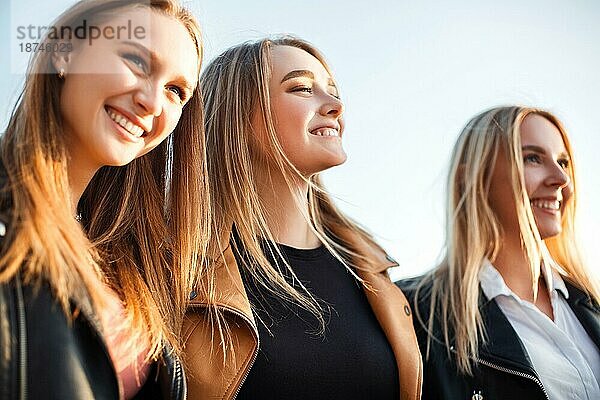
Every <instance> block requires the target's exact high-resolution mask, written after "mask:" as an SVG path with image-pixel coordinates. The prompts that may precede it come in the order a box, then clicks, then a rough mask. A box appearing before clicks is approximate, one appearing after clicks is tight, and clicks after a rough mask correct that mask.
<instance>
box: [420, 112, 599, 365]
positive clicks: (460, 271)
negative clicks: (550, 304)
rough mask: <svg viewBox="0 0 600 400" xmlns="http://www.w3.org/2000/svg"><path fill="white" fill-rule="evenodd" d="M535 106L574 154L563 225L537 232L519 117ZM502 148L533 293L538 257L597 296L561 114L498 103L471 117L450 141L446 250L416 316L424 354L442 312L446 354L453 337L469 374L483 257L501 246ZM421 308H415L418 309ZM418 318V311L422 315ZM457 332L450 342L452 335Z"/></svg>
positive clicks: (477, 337)
mask: <svg viewBox="0 0 600 400" xmlns="http://www.w3.org/2000/svg"><path fill="white" fill-rule="evenodd" d="M531 114H537V115H540V116H542V117H544V118H546V119H547V120H548V121H550V122H551V123H552V124H554V125H555V126H556V127H557V128H558V130H559V132H560V134H561V136H562V138H563V141H564V145H565V148H566V150H567V152H568V154H569V157H570V159H571V162H570V168H569V174H570V177H571V182H572V185H573V196H572V197H571V198H570V200H568V202H567V203H566V204H565V209H564V212H563V216H562V232H561V233H560V234H559V235H557V236H556V237H553V238H551V239H546V240H542V238H541V236H540V233H539V232H538V229H537V225H536V222H535V219H534V216H533V212H532V210H531V206H530V202H529V197H528V195H527V191H526V189H525V181H524V177H523V176H524V175H523V156H522V151H521V134H520V128H521V124H522V123H523V120H524V119H525V118H526V117H527V116H528V115H531ZM500 149H504V153H505V154H506V157H507V158H508V162H509V165H510V168H511V171H510V175H511V177H512V189H513V190H512V193H507V196H511V197H512V198H513V199H514V202H515V204H516V210H517V218H518V221H519V227H520V234H521V242H522V245H523V249H524V251H525V254H526V256H527V258H528V260H529V265H530V268H531V275H532V277H533V280H532V283H531V284H532V287H533V290H534V294H537V284H536V282H537V278H538V277H539V275H540V265H541V263H542V262H543V263H546V264H547V265H555V262H557V263H559V264H560V266H561V267H562V269H563V270H564V272H565V273H566V278H567V279H568V280H569V281H571V282H573V283H574V284H575V285H576V286H578V287H580V288H582V289H583V290H584V291H585V292H586V293H587V294H588V295H590V296H591V297H592V298H593V299H595V300H596V301H598V299H600V290H599V287H598V282H597V281H596V280H595V279H594V278H593V277H592V276H591V274H590V272H589V271H588V270H587V269H586V268H585V266H584V264H583V262H582V260H581V257H580V252H579V250H578V249H577V246H576V238H575V230H574V226H575V210H576V202H577V190H576V187H577V186H576V175H575V165H574V162H573V159H574V157H573V154H572V148H571V144H570V142H569V139H568V136H567V133H566V131H565V129H564V127H563V125H562V124H561V122H560V121H559V120H558V118H556V117H555V116H554V115H552V114H551V113H549V112H547V111H544V110H540V109H536V108H529V107H518V106H510V107H497V108H493V109H491V110H488V111H485V112H483V113H481V114H479V115H477V116H475V117H474V118H473V119H471V120H470V121H469V122H468V123H467V125H466V126H465V128H464V129H463V131H462V132H461V134H460V136H459V138H458V140H457V142H456V145H455V146H454V150H453V155H452V161H451V165H450V172H449V174H448V182H447V185H448V189H447V190H448V203H447V215H446V219H447V220H446V256H445V259H444V261H443V262H442V263H441V265H440V266H439V267H438V268H436V269H434V270H433V271H432V272H431V273H430V274H428V276H427V277H426V278H425V279H424V280H423V281H422V283H421V285H420V286H419V287H418V290H417V295H416V296H415V309H417V308H416V302H417V301H418V299H419V290H420V289H421V287H422V286H423V285H424V284H426V283H427V282H432V284H433V286H432V293H431V303H430V304H429V307H430V314H429V320H428V321H422V320H421V323H422V324H423V325H424V326H426V327H427V330H428V331H429V332H430V334H429V339H428V346H427V356H429V347H430V344H431V340H432V339H433V337H432V334H431V332H432V329H433V324H434V319H435V318H437V317H440V318H441V327H442V331H443V336H444V337H443V341H444V343H445V345H446V348H447V350H448V353H449V354H450V349H451V346H452V345H453V346H454V348H455V351H456V354H455V355H456V360H457V365H458V368H459V371H461V372H462V373H466V374H472V362H473V360H474V359H476V358H477V357H478V349H479V345H480V343H481V342H485V340H486V336H485V331H484V326H483V321H482V317H481V313H480V310H479V296H480V293H479V271H480V270H481V267H482V265H483V261H484V260H485V259H486V258H487V259H490V260H493V259H495V257H496V255H497V254H498V251H499V250H500V244H501V237H502V231H501V226H500V223H499V221H498V219H497V216H496V215H495V213H494V210H493V209H492V207H491V206H490V202H489V198H488V193H489V189H490V184H491V177H492V172H493V168H494V165H495V162H496V158H497V157H498V156H499V154H500ZM417 310H418V309H417ZM419 320H420V317H419ZM453 339H454V341H455V342H454V344H452V340H453Z"/></svg>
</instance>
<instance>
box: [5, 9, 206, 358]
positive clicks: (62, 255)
mask: <svg viewBox="0 0 600 400" xmlns="http://www.w3.org/2000/svg"><path fill="white" fill-rule="evenodd" d="M136 7H137V8H149V9H151V10H152V11H153V12H156V13H159V14H161V15H164V16H168V17H171V18H174V19H176V20H177V21H179V22H181V23H182V24H183V25H184V26H185V28H186V29H187V31H188V33H189V34H190V37H191V39H192V40H193V42H194V43H195V46H196V50H197V55H198V59H199V64H200V61H201V59H202V42H201V35H200V28H199V25H198V23H197V22H196V20H195V18H194V17H193V16H192V15H191V14H190V13H189V12H188V11H186V10H185V9H184V8H182V7H181V6H180V5H179V4H178V2H177V1H175V0H160V1H155V0H151V1H147V0H125V1H124V0H108V1H107V0H91V1H82V2H79V3H77V4H76V5H74V6H73V7H71V8H70V9H68V10H67V11H66V12H65V13H63V14H62V15H61V16H60V17H59V18H58V19H57V20H56V21H55V22H54V26H76V25H77V23H78V22H80V21H82V20H84V19H85V20H87V21H88V23H99V22H100V21H107V20H110V18H111V17H113V16H115V15H119V13H121V12H123V11H128V10H130V9H134V8H136ZM43 43H52V40H50V39H48V38H46V39H45V41H44V42H43ZM50 70H53V64H52V62H51V54H50V53H44V52H36V53H35V55H34V57H33V59H32V61H31V63H30V66H29V70H28V74H27V78H26V81H25V87H24V89H23V92H22V94H21V96H20V100H19V102H18V103H17V105H16V107H15V109H14V111H13V114H12V116H11V118H10V121H9V125H8V127H7V130H6V133H5V135H4V137H3V139H2V144H1V151H2V153H1V155H2V162H3V164H4V167H5V168H6V170H7V174H8V181H9V185H8V187H7V188H6V189H7V191H6V192H5V193H3V199H5V200H4V201H5V202H6V201H8V199H9V200H10V201H12V207H11V206H10V205H7V204H4V207H3V209H11V210H12V215H11V216H10V217H11V218H10V220H11V222H10V226H11V229H10V230H9V231H8V233H7V238H6V239H7V240H6V243H8V246H7V247H6V248H5V249H4V252H3V255H2V258H1V259H0V282H6V281H8V280H9V279H11V278H12V277H13V276H14V275H15V274H20V275H21V276H22V277H23V278H24V279H25V280H26V281H28V282H33V283H36V284H37V283H40V282H41V281H42V280H43V281H47V282H48V283H49V284H50V286H51V288H52V290H53V293H54V295H55V297H56V299H57V301H58V302H59V303H60V304H61V306H62V308H63V309H64V311H65V313H66V314H67V316H68V317H72V309H71V304H70V300H74V301H75V304H76V305H77V306H78V307H81V308H82V309H83V311H87V312H91V311H93V309H94V308H95V307H102V305H103V304H106V302H105V298H104V293H105V290H104V289H103V288H104V286H105V285H106V284H108V285H109V286H110V287H112V288H113V289H114V290H115V291H116V293H117V294H118V295H119V296H120V298H121V300H122V301H123V304H124V306H125V311H126V322H125V323H124V326H126V327H127V328H128V329H129V330H130V331H131V335H130V337H129V338H130V339H129V342H128V344H129V345H130V346H132V347H133V348H135V350H133V351H132V354H133V355H134V356H135V355H136V354H139V351H142V350H145V349H147V347H146V346H147V345H148V342H147V340H148V339H149V340H150V350H149V353H148V357H149V358H156V357H157V356H158V354H159V352H160V351H161V350H162V349H163V348H164V346H165V345H166V344H170V345H171V346H172V347H173V349H174V350H175V351H180V349H181V346H180V344H179V337H178V332H179V330H180V326H181V324H182V320H183V313H184V307H185V304H186V301H187V299H188V294H189V292H190V288H191V286H192V283H191V282H192V281H193V280H194V279H195V274H196V273H197V272H198V268H199V265H198V264H199V262H198V261H197V260H198V255H201V254H203V252H204V250H205V248H206V245H205V243H204V242H205V238H207V237H208V234H209V232H208V230H209V222H208V221H210V219H209V216H210V214H209V209H208V207H209V199H208V194H209V192H208V189H207V180H206V178H205V177H206V159H205V157H204V140H205V138H204V134H203V127H202V126H201V124H198V121H202V118H203V111H202V98H201V96H200V92H199V89H196V91H195V93H194V95H193V96H192V98H191V99H190V100H189V102H188V103H187V104H186V105H185V107H184V109H183V113H182V115H181V119H180V121H179V124H178V125H177V127H176V128H175V130H174V132H173V133H172V134H171V135H170V136H169V137H168V139H167V140H165V141H164V142H163V143H161V144H160V145H159V146H158V147H157V148H155V149H154V150H152V151H151V152H149V153H148V154H146V155H144V156H142V157H139V158H137V159H136V160H134V161H133V162H131V163H130V164H128V165H126V166H123V167H103V168H101V169H100V170H99V171H98V172H97V174H96V175H95V176H94V177H93V179H92V181H91V183H90V184H89V186H88V187H87V189H86V191H85V192H84V194H83V196H82V198H81V200H80V203H79V205H78V212H80V213H81V217H82V222H81V225H80V224H79V223H78V222H77V221H76V220H75V219H74V216H73V215H71V210H72V207H71V195H70V189H69V188H70V186H69V180H68V174H67V171H68V170H67V163H68V159H67V148H66V144H65V140H64V135H63V118H62V116H61V113H60V107H59V104H60V94H61V90H62V80H61V79H60V78H59V77H58V75H57V74H56V73H53V74H46V73H45V72H46V71H50ZM67 79H68V77H67ZM204 222H206V223H204ZM82 226H83V228H82ZM200 259H201V258H200ZM128 333H129V332H128Z"/></svg>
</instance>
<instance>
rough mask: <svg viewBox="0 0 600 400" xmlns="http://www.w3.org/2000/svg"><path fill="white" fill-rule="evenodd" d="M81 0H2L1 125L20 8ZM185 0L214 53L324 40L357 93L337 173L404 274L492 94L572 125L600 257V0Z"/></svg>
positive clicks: (37, 10) (584, 227) (583, 218)
mask: <svg viewBox="0 0 600 400" xmlns="http://www.w3.org/2000/svg"><path fill="white" fill-rule="evenodd" d="M73 3H74V2H73V1H71V0H69V1H67V0H53V1H49V2H39V1H34V0H18V1H17V0H10V1H8V0H2V5H1V7H2V8H1V9H0V35H1V36H0V38H1V40H0V51H1V52H2V54H5V55H6V54H8V55H9V56H8V57H2V61H1V63H0V68H1V70H0V89H1V92H2V94H3V95H2V96H0V97H1V98H0V129H1V130H4V129H5V127H6V123H7V121H8V116H9V114H10V111H11V109H12V107H13V105H14V102H15V101H16V97H17V94H18V92H19V91H20V88H21V85H22V82H23V75H22V74H15V73H11V72H10V71H11V68H10V65H11V63H10V60H11V57H13V56H12V55H11V53H10V49H9V45H10V40H11V38H13V39H14V37H15V35H16V30H15V27H14V26H11V22H12V23H13V25H14V23H15V21H17V20H18V16H19V15H20V16H21V18H24V20H26V21H27V22H28V23H32V24H38V25H47V24H49V23H50V21H51V20H52V19H54V18H55V17H56V16H57V15H58V14H59V13H60V12H61V11H62V10H64V9H65V8H66V7H67V6H68V5H70V4H73ZM185 4H186V5H187V6H188V7H189V8H191V9H192V10H193V12H194V13H195V14H196V16H197V17H198V18H199V20H200V23H201V24H202V27H203V31H204V39H205V47H206V58H205V64H206V62H207V61H209V60H211V59H212V58H213V57H214V56H216V55H217V54H219V53H220V52H222V51H223V50H225V49H226V48H227V47H229V46H231V45H234V44H237V43H239V42H242V41H246V40H250V39H257V38H260V37H263V36H265V35H272V34H281V33H290V34H294V35H297V36H300V37H302V38H304V39H307V40H309V41H311V42H312V43H313V44H315V45H316V46H317V47H318V48H319V49H320V50H322V52H323V53H324V54H325V56H326V58H327V59H328V61H329V63H330V64H331V66H332V68H333V71H334V73H335V76H336V80H337V82H338V85H339V87H340V89H341V93H342V96H343V100H344V101H345V105H346V114H345V117H346V133H345V136H344V141H345V148H346V151H347V153H348V155H349V158H348V161H347V162H346V164H345V165H342V166H340V167H337V168H335V169H332V170H331V171H328V172H327V173H326V175H325V181H326V183H327V186H328V187H329V189H330V191H331V192H332V193H333V194H335V195H336V196H337V197H338V198H339V201H338V203H339V205H340V206H341V207H342V208H343V209H344V210H345V211H346V212H347V213H348V214H349V215H351V216H352V217H354V218H355V219H357V220H358V221H359V222H361V223H362V224H363V225H364V226H366V227H367V228H368V229H369V230H370V231H371V232H373V233H374V234H375V235H376V237H377V238H378V240H380V242H381V244H382V245H383V246H384V247H385V248H386V249H387V250H388V251H389V253H390V254H391V255H392V256H393V257H395V258H396V259H397V260H398V261H399V262H400V264H401V267H400V268H399V269H398V270H397V271H395V275H394V277H395V278H399V277H404V276H409V275H415V274H419V273H421V272H424V271H425V270H427V269H429V268H431V267H432V266H434V265H435V263H436V260H437V259H438V257H439V255H440V252H441V250H442V246H443V236H444V232H443V231H444V198H445V195H444V185H445V176H446V170H447V166H448V162H449V157H450V151H451V148H452V145H453V143H454V141H455V139H456V137H457V135H458V133H459V132H460V129H461V128H462V126H463V125H464V124H465V123H466V121H467V120H468V119H469V118H471V117H472V116H473V115H474V114H476V113H478V112H480V111H482V110H484V109H486V108H489V107H492V106H496V105H501V104H513V103H517V104H525V105H533V106H539V107H544V108H547V109H549V110H550V111H552V112H554V113H555V114H557V115H558V116H559V118H561V119H562V120H563V122H564V124H565V126H566V127H567V130H568V132H569V134H570V137H571V140H572V143H573V146H574V149H575V161H576V163H577V166H578V170H579V173H580V187H579V200H580V203H579V204H580V209H579V227H580V230H579V232H580V243H581V247H582V248H583V250H584V253H585V255H586V256H587V260H588V261H589V263H590V266H591V268H592V269H593V270H595V271H600V265H599V264H600V261H598V254H597V252H598V244H597V236H596V235H597V234H598V233H597V229H598V228H599V227H600V207H598V205H600V184H599V183H600V178H599V177H598V174H599V173H600V166H599V165H598V163H599V162H600V157H599V155H600V154H599V153H600V135H599V133H600V132H599V128H598V126H599V124H598V120H597V119H598V115H599V114H600V23H599V21H600V2H598V1H594V0H589V1H582V0H570V1H567V0H563V1H553V0H544V1H542V0H519V1H517V0H503V1H502V2H498V1H465V0H455V1H450V2H448V1H420V2H417V1H406V0H402V1H399V0H398V1H392V0H386V1H383V0H369V1H355V0H346V1H342V0H331V1H327V2H323V1H316V0H303V1H292V2H290V1H276V0H271V1H267V0H253V1H242V0H192V1H186V2H185ZM11 5H12V6H13V9H12V10H11ZM23 10H26V12H24V11H23ZM11 11H12V12H11ZM23 16H24V17H23Z"/></svg>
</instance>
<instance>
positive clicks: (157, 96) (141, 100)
mask: <svg viewBox="0 0 600 400" xmlns="http://www.w3.org/2000/svg"><path fill="white" fill-rule="evenodd" d="M163 97H164V96H163V93H162V88H161V87H159V85H156V84H153V83H152V82H150V81H148V82H147V83H146V84H145V85H144V87H143V88H140V89H139V90H136V91H135V93H134V95H133V101H134V103H135V105H136V106H137V107H139V108H140V109H141V110H142V111H143V112H142V114H145V115H152V116H154V117H158V116H159V115H160V114H162V111H163Z"/></svg>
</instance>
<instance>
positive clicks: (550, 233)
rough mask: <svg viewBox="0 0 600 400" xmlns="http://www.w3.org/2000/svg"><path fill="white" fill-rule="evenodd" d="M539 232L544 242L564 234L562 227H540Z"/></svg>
mask: <svg viewBox="0 0 600 400" xmlns="http://www.w3.org/2000/svg"><path fill="white" fill-rule="evenodd" d="M538 230H539V232H540V237H541V238H542V240H546V239H552V238H553V237H556V236H558V235H560V234H561V232H562V227H547V228H545V229H544V228H543V227H538Z"/></svg>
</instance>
